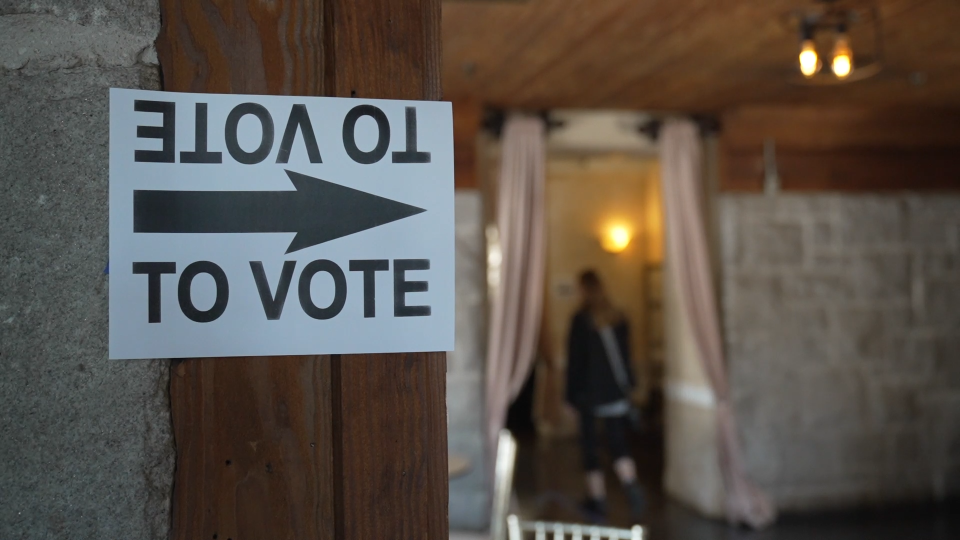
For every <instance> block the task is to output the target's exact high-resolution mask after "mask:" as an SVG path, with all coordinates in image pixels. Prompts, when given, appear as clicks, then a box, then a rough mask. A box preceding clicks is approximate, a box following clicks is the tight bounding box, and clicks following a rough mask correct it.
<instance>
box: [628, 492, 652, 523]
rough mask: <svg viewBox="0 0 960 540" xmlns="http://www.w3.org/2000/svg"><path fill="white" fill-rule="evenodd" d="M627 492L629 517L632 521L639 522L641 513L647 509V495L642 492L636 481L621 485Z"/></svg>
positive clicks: (641, 516)
mask: <svg viewBox="0 0 960 540" xmlns="http://www.w3.org/2000/svg"><path fill="white" fill-rule="evenodd" d="M623 489H624V490H625V491H626V492H627V501H628V502H629V503H630V517H632V518H633V521H634V523H640V520H641V518H643V513H644V511H645V510H646V509H647V497H646V495H644V493H643V488H642V487H640V484H638V483H637V482H631V483H629V484H626V485H624V486H623Z"/></svg>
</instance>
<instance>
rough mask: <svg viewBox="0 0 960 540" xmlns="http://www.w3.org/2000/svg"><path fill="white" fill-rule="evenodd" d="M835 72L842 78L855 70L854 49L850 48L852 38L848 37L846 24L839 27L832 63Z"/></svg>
mask: <svg viewBox="0 0 960 540" xmlns="http://www.w3.org/2000/svg"><path fill="white" fill-rule="evenodd" d="M830 67H831V68H833V74H834V75H836V76H837V77H838V78H840V79H845V78H847V76H848V75H850V72H851V71H852V70H853V51H851V50H850V40H848V39H847V28H846V25H842V24H841V25H840V27H839V28H838V29H837V42H836V44H835V45H834V47H833V62H832V63H831V64H830Z"/></svg>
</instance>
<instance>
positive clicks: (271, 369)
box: [157, 0, 448, 540]
mask: <svg viewBox="0 0 960 540" xmlns="http://www.w3.org/2000/svg"><path fill="white" fill-rule="evenodd" d="M161 14H162V19H163V27H162V29H161V34H160V37H159V38H158V40H157V52H158V55H159V58H160V65H161V68H162V70H163V85H164V89H165V90H170V91H182V92H218V93H251V94H284V95H306V96H313V95H328V96H340V97H359V98H395V99H418V100H436V99H439V98H440V78H439V77H440V73H439V65H440V54H439V52H440V44H439V38H440V0H275V1H273V2H249V1H244V0H221V1H214V0H162V1H161ZM445 372H446V366H445V355H444V353H420V354H380V355H353V356H342V357H341V356H306V357H286V358H273V357H269V358H262V357H261V358H205V359H194V360H185V361H178V362H175V363H174V366H173V376H172V377H171V383H170V399H171V408H172V414H173V424H174V426H173V427H174V436H175V441H176V445H177V471H176V483H175V488H174V501H173V538H175V539H177V540H281V539H290V540H312V539H324V540H327V539H361V538H362V539H367V538H429V539H445V538H447V537H448V530H447V490H448V484H447V434H446V429H447V426H446V405H445V384H446V377H445Z"/></svg>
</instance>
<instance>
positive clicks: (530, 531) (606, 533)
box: [490, 429, 644, 540]
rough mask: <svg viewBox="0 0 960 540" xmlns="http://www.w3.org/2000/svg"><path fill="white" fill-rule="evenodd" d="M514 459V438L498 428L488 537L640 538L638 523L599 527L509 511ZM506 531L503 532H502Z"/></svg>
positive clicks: (548, 539)
mask: <svg viewBox="0 0 960 540" xmlns="http://www.w3.org/2000/svg"><path fill="white" fill-rule="evenodd" d="M516 459H517V441H516V439H514V438H513V435H512V434H511V433H510V432H509V431H507V430H505V429H504V430H502V431H500V436H499V438H498V440H497V460H496V468H495V471H494V481H493V511H492V514H491V516H490V538H491V540H505V539H509V540H524V539H529V538H532V539H533V540H565V539H567V538H570V539H571V540H643V539H644V530H643V527H641V526H639V525H634V526H633V527H632V528H630V529H618V528H614V527H600V526H596V525H585V524H578V523H561V522H556V521H524V520H521V519H520V518H519V517H517V516H516V515H515V514H511V513H510V496H511V493H512V491H513V469H514V466H515V464H516ZM504 533H506V534H504Z"/></svg>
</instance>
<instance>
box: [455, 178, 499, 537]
mask: <svg viewBox="0 0 960 540" xmlns="http://www.w3.org/2000/svg"><path fill="white" fill-rule="evenodd" d="M455 211H456V229H457V230H456V237H457V247H456V258H457V270H456V280H457V285H456V293H457V325H456V338H455V339H456V344H455V347H456V350H455V351H453V352H450V353H448V355H447V417H448V422H449V431H448V433H447V438H448V440H449V446H450V452H451V454H459V455H461V456H464V457H466V458H467V459H469V460H470V465H471V466H470V472H469V473H468V474H466V475H465V476H462V477H459V478H454V479H452V480H451V481H450V528H451V529H474V530H481V529H485V528H486V527H487V526H488V525H489V523H490V490H491V486H490V484H489V478H488V476H489V471H488V470H487V461H486V460H487V457H486V456H487V454H486V448H485V441H484V433H485V428H484V421H485V419H486V416H485V415H484V394H483V393H484V366H485V365H486V362H485V361H484V358H485V354H486V339H487V334H486V294H487V292H486V291H487V266H486V253H487V250H486V240H485V238H484V232H483V224H484V217H483V204H482V197H481V194H480V192H479V191H477V190H472V189H459V190H457V191H456V208H455Z"/></svg>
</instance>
